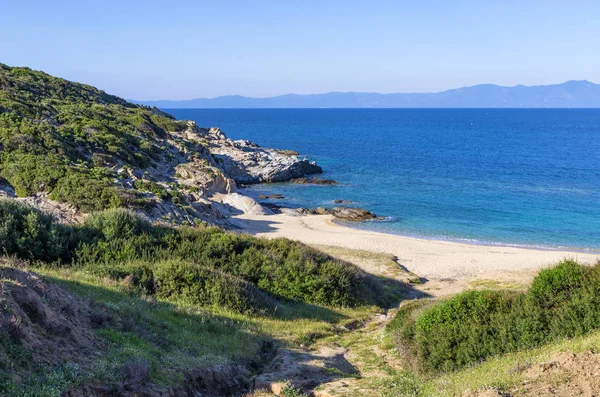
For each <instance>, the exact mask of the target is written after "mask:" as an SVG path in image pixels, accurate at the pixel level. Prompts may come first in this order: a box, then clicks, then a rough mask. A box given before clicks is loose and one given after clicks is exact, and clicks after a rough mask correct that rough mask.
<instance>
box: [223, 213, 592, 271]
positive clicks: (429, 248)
mask: <svg viewBox="0 0 600 397" xmlns="http://www.w3.org/2000/svg"><path fill="white" fill-rule="evenodd" d="M232 220H233V222H234V223H235V224H236V225H238V226H239V227H240V228H242V229H243V231H244V232H246V233H249V234H252V235H255V236H258V237H266V238H276V237H286V238H289V239H293V240H297V241H300V242H302V243H305V244H308V245H313V246H331V247H341V248H349V249H356V250H365V251H370V252H375V253H385V254H391V255H394V256H395V257H396V258H397V262H398V263H399V264H400V265H401V266H403V267H405V268H406V269H407V270H409V271H410V272H413V273H415V274H417V275H418V276H420V277H424V278H427V279H429V280H443V279H453V280H457V281H460V280H469V281H472V280H478V279H490V280H498V281H518V282H527V281H529V280H530V279H531V278H532V277H533V276H534V275H535V273H536V272H537V271H538V270H539V269H541V268H543V267H546V266H549V265H552V264H553V263H556V262H557V261H559V260H561V259H564V258H575V259H577V260H579V261H580V262H585V263H590V264H591V263H595V262H596V261H597V260H599V259H600V253H582V252H574V251H555V250H542V249H529V248H517V247H509V246H486V245H474V244H464V243H458V242H452V241H440V240H426V239H419V238H413V237H404V236H397V235H391V234H384V233H378V232H373V231H367V230H359V229H353V228H349V227H346V226H341V225H338V224H336V223H334V222H333V218H332V216H330V215H308V216H295V215H287V214H278V215H240V216H237V217H235V218H233V219H232Z"/></svg>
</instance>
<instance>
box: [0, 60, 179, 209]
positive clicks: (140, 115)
mask: <svg viewBox="0 0 600 397" xmlns="http://www.w3.org/2000/svg"><path fill="white" fill-rule="evenodd" d="M185 128H186V124H185V123H184V122H181V121H177V120H175V119H174V118H173V117H172V116H170V115H168V114H166V113H164V112H161V111H159V110H158V109H151V108H148V107H144V106H138V105H134V104H132V103H129V102H127V101H125V100H124V99H121V98H118V97H115V96H112V95H109V94H106V93H105V92H104V91H100V90H98V89H96V88H94V87H90V86H87V85H84V84H79V83H73V82H69V81H66V80H63V79H60V78H56V77H52V76H50V75H47V74H45V73H43V72H38V71H33V70H31V69H28V68H13V67H9V66H6V65H3V64H0V176H1V177H4V178H5V179H6V180H7V181H8V182H9V183H10V184H11V185H12V186H13V187H14V188H15V191H16V193H17V195H19V196H29V195H32V194H34V193H37V192H53V197H54V198H55V199H58V200H60V201H68V202H70V203H72V204H73V205H75V206H77V207H79V208H80V209H81V210H83V211H87V212H89V211H95V210H99V209H104V208H111V207H115V206H117V205H119V204H123V203H122V202H121V203H120V201H121V200H120V199H119V196H120V194H119V192H118V189H116V188H115V186H114V185H115V184H118V182H117V181H113V180H111V179H110V178H106V175H98V173H97V172H96V170H94V168H95V167H100V168H104V169H105V170H109V169H110V168H112V167H114V166H116V165H120V166H131V167H137V168H146V167H148V166H150V165H151V164H152V162H153V161H155V160H157V159H158V158H159V156H160V153H161V150H160V147H161V146H162V145H163V144H164V138H166V137H167V135H168V132H167V131H182V130H184V129H185ZM78 184H79V186H78ZM56 190H58V191H56Z"/></svg>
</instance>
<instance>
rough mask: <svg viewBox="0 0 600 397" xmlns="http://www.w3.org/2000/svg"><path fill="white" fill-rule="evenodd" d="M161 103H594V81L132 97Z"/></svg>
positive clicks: (599, 101)
mask: <svg viewBox="0 0 600 397" xmlns="http://www.w3.org/2000/svg"><path fill="white" fill-rule="evenodd" d="M132 102H134V103H138V104H143V105H148V106H156V107H158V108H161V109H175V108H599V107H600V84H594V83H591V82H589V81H586V80H582V81H576V80H572V81H567V82H565V83H562V84H553V85H538V86H530V87H528V86H524V85H518V86H515V87H502V86H498V85H494V84H481V85H475V86H472V87H463V88H457V89H453V90H448V91H443V92H437V93H422V94H418V93H415V94H378V93H370V92H329V93H326V94H312V95H298V94H287V95H280V96H274V97H269V98H250V97H245V96H240V95H227V96H220V97H216V98H197V99H190V100H183V101H169V100H159V101H135V100H133V101H132Z"/></svg>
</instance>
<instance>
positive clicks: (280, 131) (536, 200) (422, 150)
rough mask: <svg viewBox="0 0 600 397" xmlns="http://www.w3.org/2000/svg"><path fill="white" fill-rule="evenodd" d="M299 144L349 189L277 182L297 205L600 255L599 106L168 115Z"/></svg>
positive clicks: (416, 230) (239, 135)
mask: <svg viewBox="0 0 600 397" xmlns="http://www.w3.org/2000/svg"><path fill="white" fill-rule="evenodd" d="M167 111H168V112H169V113H171V114H173V115H175V116H176V117H177V118H182V119H191V120H195V121H196V122H197V123H198V125H200V126H218V127H220V128H221V129H222V130H223V131H224V132H225V133H226V134H227V135H228V136H229V137H231V138H233V139H249V140H252V141H254V142H256V143H258V144H259V145H261V146H265V147H274V148H282V149H293V150H296V151H298V152H300V153H301V154H302V155H305V156H306V157H308V158H309V159H314V160H316V161H317V162H318V163H319V164H320V165H321V166H322V167H323V168H324V170H325V173H324V174H323V175H322V177H323V178H331V179H334V180H336V181H338V182H339V183H340V185H339V186H333V187H332V186H306V185H291V184H271V185H259V186H254V187H252V188H250V189H249V190H247V192H249V193H251V194H254V195H258V194H263V193H281V194H283V195H284V196H285V197H286V199H285V200H277V201H276V202H279V203H280V204H284V205H290V206H313V207H315V206H332V205H333V204H332V200H334V199H344V200H351V201H352V202H353V205H355V206H360V207H364V208H368V209H370V210H372V211H373V212H375V213H376V214H377V215H380V216H384V217H386V221H374V222H365V223H362V224H360V225H355V227H361V228H368V229H373V230H378V231H383V232H388V233H395V234H402V235H410V236H419V237H426V238H434V239H451V240H461V241H470V242H475V243H486V244H509V245H526V246H537V247H539V246H542V247H549V248H557V247H563V248H565V247H566V248H571V249H600V109H599V110H588V109H558V110H557V109H201V110H196V109H181V110H173V109H168V110H167Z"/></svg>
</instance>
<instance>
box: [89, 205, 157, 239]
mask: <svg viewBox="0 0 600 397" xmlns="http://www.w3.org/2000/svg"><path fill="white" fill-rule="evenodd" d="M85 226H86V227H88V228H90V229H93V230H96V231H98V232H99V233H101V234H102V237H103V239H104V240H107V241H110V240H119V239H127V238H131V237H134V236H137V235H140V234H142V233H148V232H150V230H151V229H152V226H151V225H150V223H149V222H147V221H144V220H142V219H141V218H140V217H138V216H137V215H136V214H134V213H133V212H131V211H128V210H126V209H122V208H117V209H111V210H106V211H103V212H98V213H94V214H91V215H90V216H88V217H87V219H86V220H85Z"/></svg>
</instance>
